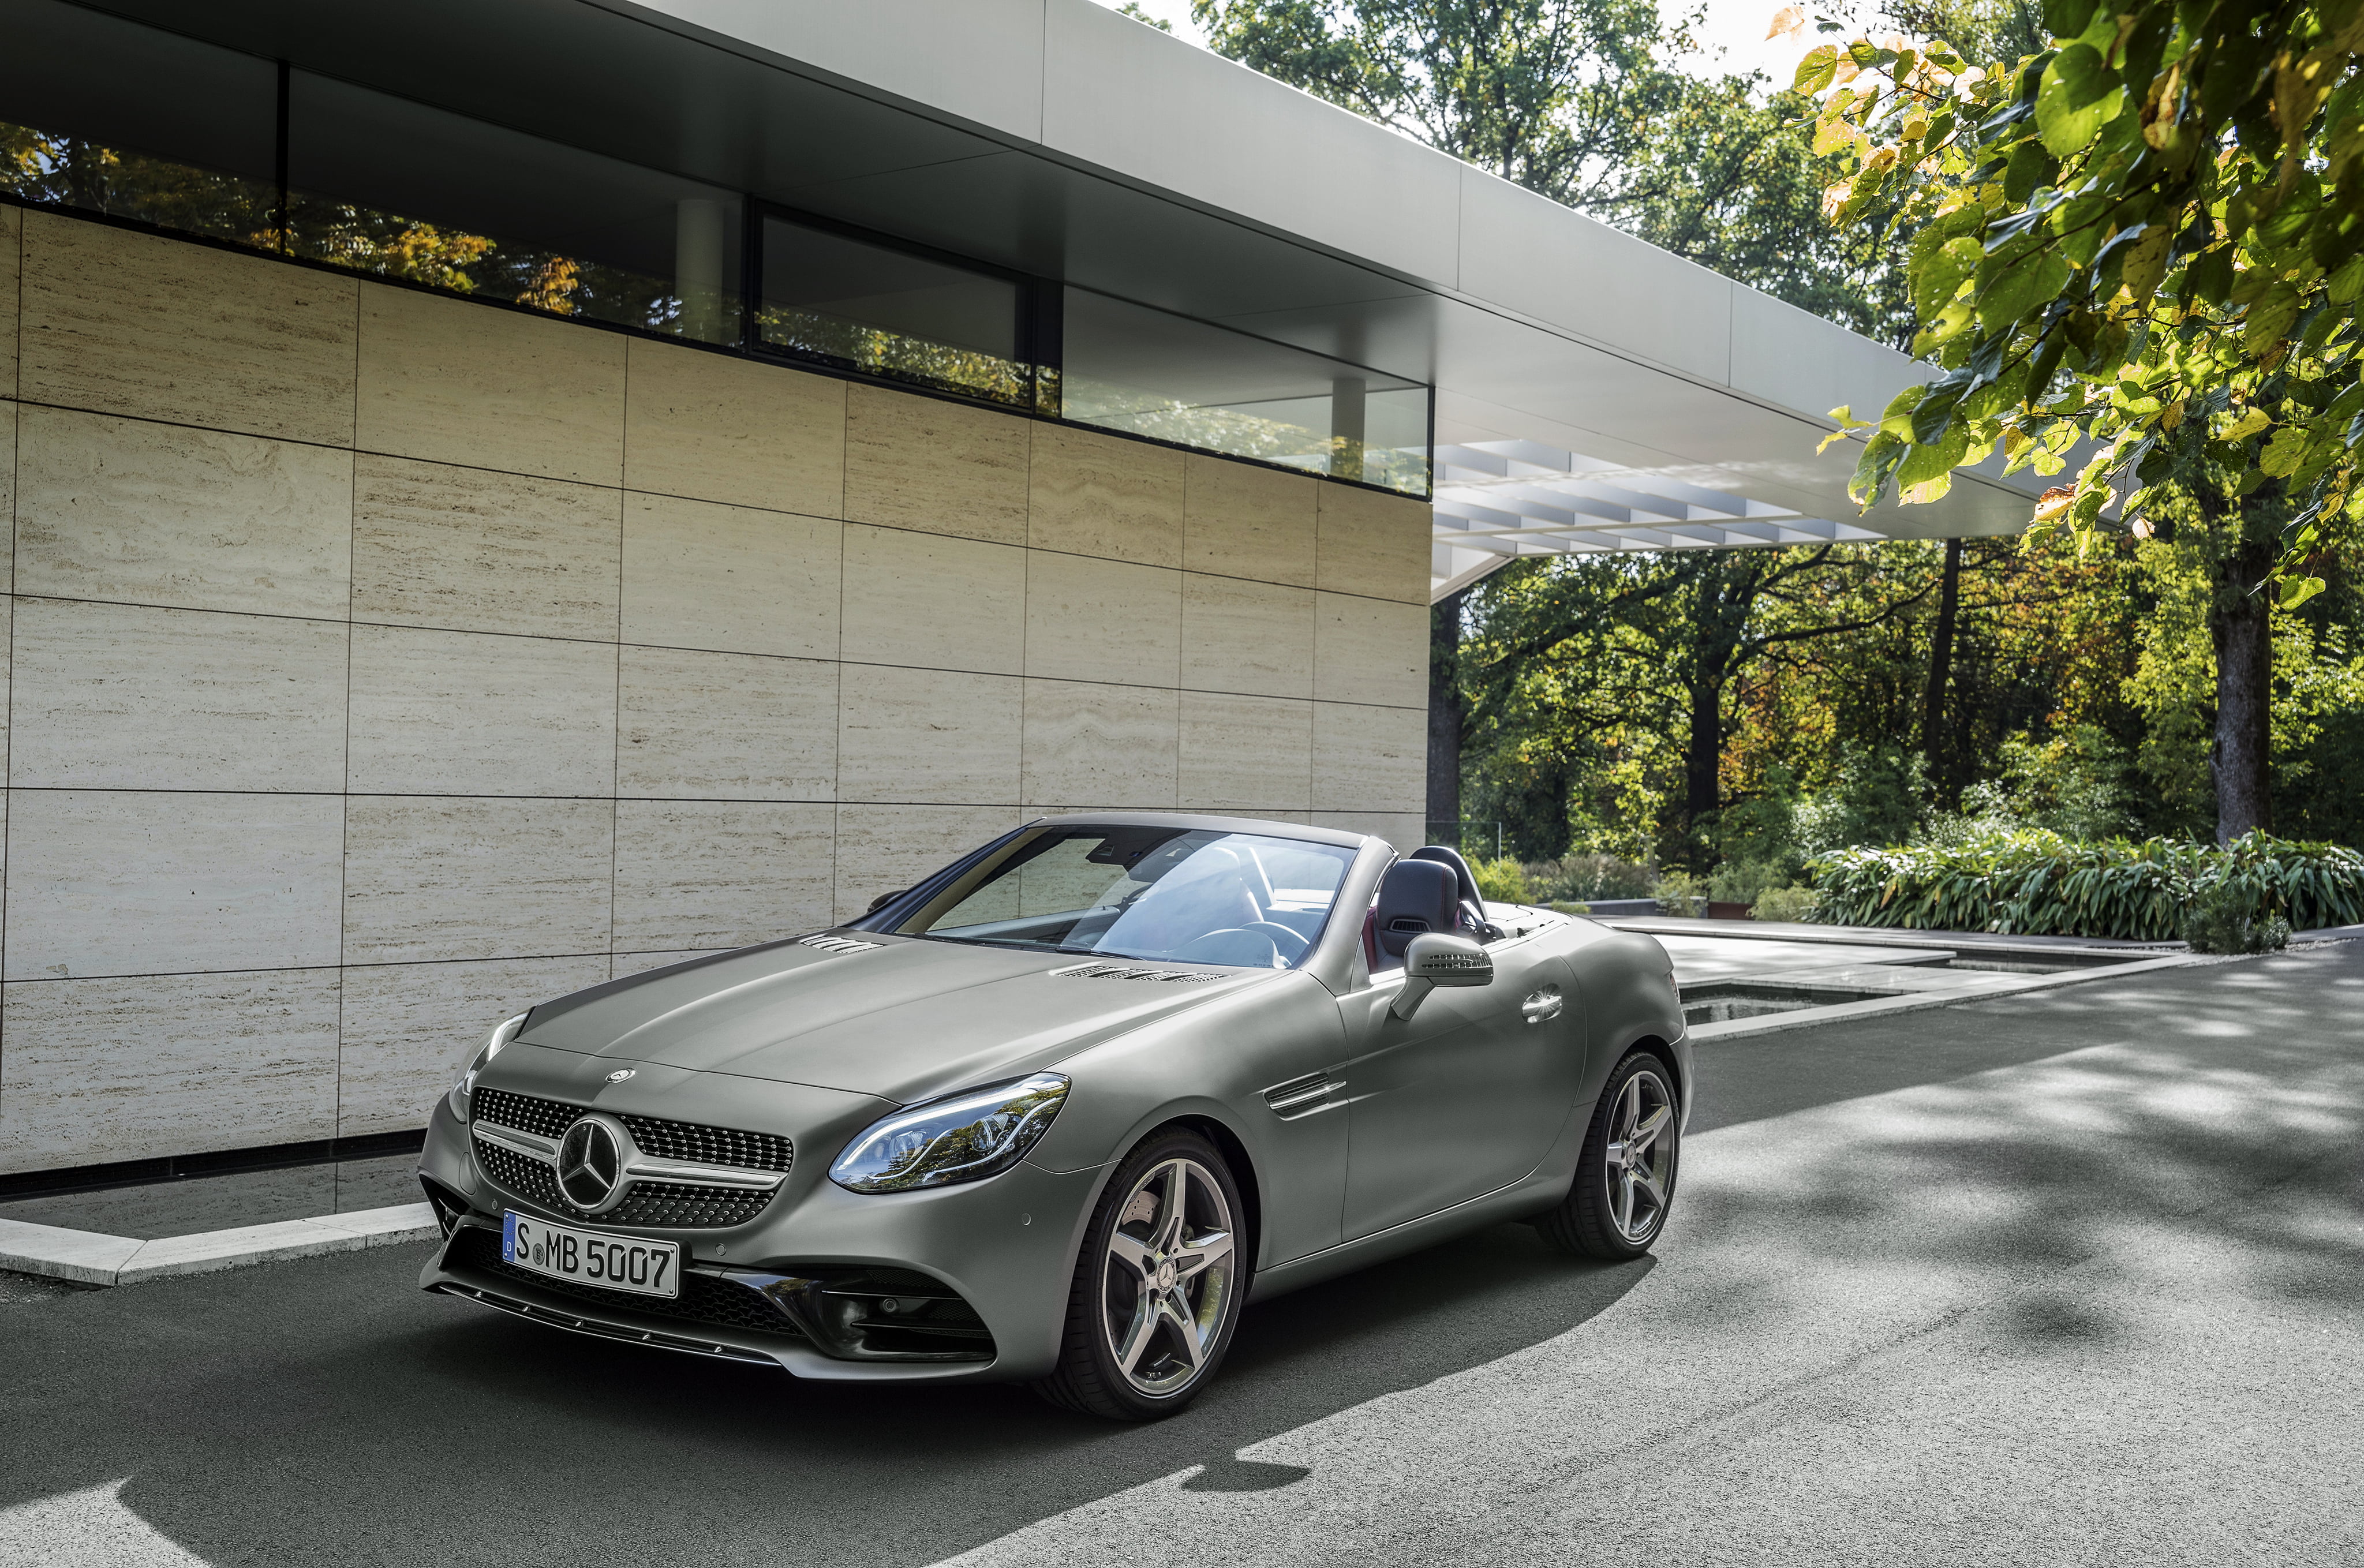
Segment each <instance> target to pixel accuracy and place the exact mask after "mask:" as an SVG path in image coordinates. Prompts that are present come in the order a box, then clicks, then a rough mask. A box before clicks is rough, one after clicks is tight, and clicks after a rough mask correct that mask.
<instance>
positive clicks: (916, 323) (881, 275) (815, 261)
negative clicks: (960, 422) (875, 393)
mask: <svg viewBox="0 0 2364 1568" xmlns="http://www.w3.org/2000/svg"><path fill="white" fill-rule="evenodd" d="M1019 306H1020V295H1019V287H1018V285H1017V284H1015V283H1012V282H1010V281H1009V279H1007V278H998V277H995V276H993V275H991V274H989V273H986V272H972V271H970V270H969V269H967V268H965V267H956V266H953V265H952V264H950V263H948V262H944V261H933V260H931V259H929V258H927V257H924V256H915V255H911V254H909V252H906V251H902V250H889V249H887V248H886V247H885V246H880V245H873V244H869V243H867V242H865V241H864V240H860V239H853V238H851V237H850V236H847V235H842V234H836V233H831V232H830V231H828V230H826V229H820V228H812V227H810V226H808V225H806V224H801V223H795V222H791V221H789V220H788V219H786V218H783V217H766V218H765V219H764V261H763V294H762V297H761V299H760V301H759V302H758V304H757V306H756V314H755V321H756V328H755V329H756V336H757V338H758V339H759V340H760V341H762V342H763V343H764V344H765V345H767V346H768V347H771V348H775V349H784V350H787V351H788V352H790V353H793V354H798V355H802V356H804V357H806V358H808V359H816V360H820V361H824V362H826V363H828V364H831V365H835V366H836V367H838V368H839V369H841V370H850V371H861V372H864V373H868V374H871V375H881V376H891V377H893V378H895V379H896V380H898V381H912V382H919V383H921V384H925V385H929V386H937V387H942V388H944V389H946V390H949V391H953V392H964V393H967V394H969V395H972V396H976V397H987V398H991V399H992V400H993V401H995V402H997V403H1008V404H1012V405H1017V406H1024V405H1026V404H1027V403H1029V402H1031V398H1032V394H1033V376H1032V373H1031V367H1030V366H1029V365H1028V364H1027V362H1026V352H1025V349H1024V346H1023V344H1022V342H1021V340H1020V309H1019Z"/></svg>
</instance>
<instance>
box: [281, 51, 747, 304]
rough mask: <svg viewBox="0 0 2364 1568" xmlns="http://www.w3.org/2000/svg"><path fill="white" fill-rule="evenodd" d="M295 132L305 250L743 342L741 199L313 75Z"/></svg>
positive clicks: (490, 293) (294, 120) (398, 273)
mask: <svg viewBox="0 0 2364 1568" xmlns="http://www.w3.org/2000/svg"><path fill="white" fill-rule="evenodd" d="M287 122H288V132H287V134H288V174H287V183H288V186H289V192H290V194H289V208H290V217H289V228H290V236H291V244H292V249H293V250H294V251H295V253H296V255H299V256H305V257H308V258H310V259H312V260H314V261H329V262H332V263H334V264H336V265H339V266H347V267H354V268H358V269H360V270H361V271H362V272H377V273H381V274H384V275H386V276H389V277H398V278H407V279H409V280H410V281H411V282H413V283H421V284H429V285H431V286H433V287H435V288H440V289H449V290H451V291H452V292H453V293H455V294H468V295H478V296H480V297H483V298H486V299H498V300H505V301H507V302H509V303H511V304H516V305H523V306H531V307H533V308H534V309H537V310H547V311H550V312H551V313H552V314H553V315H558V316H583V317H590V318H591V319H593V320H597V321H611V322H615V323H617V324H619V325H621V326H626V327H639V328H647V329H649V330H652V331H658V332H670V333H675V334H677V335H679V336H681V337H685V338H694V339H697V340H699V341H701V342H708V343H725V342H736V341H738V339H739V298H740V285H739V250H740V245H739V224H740V202H739V198H738V197H737V196H735V195H732V194H731V193H730V192H728V191H725V190H722V189H720V188H719V187H717V186H713V185H704V184H700V183H697V182H696V181H694V180H685V179H682V178H680V177H678V176H676V175H672V174H664V173H660V172H657V171H655V170H652V169H643V168H641V167H640V166H639V165H637V164H631V163H623V162H619V161H617V160H615V159H612V158H603V157H601V156H599V155H598V154H597V153H593V152H584V151H581V150H577V149H574V148H571V147H562V146H560V145H559V144H558V143H556V142H554V141H544V140H542V139H541V138H539V137H532V136H527V135H524V134H522V133H521V132H518V131H513V130H505V129H503V128H500V127H497V126H491V125H486V124H485V123H484V122H483V121H481V120H472V119H468V118H465V117H462V116H459V115H453V114H447V113H445V112H444V111H442V110H440V109H432V108H429V107H427V106H425V105H422V104H413V103H409V102H407V101H406V100H404V99H400V98H393V97H388V96H387V95H385V94H383V93H373V92H370V91H369V90H367V89H366V88H362V87H354V86H350V85H348V84H346V83H341V82H332V81H329V80H328V79H327V78H325V77H318V76H313V75H309V74H307V73H306V72H295V73H293V75H292V78H291V80H290V82H289V84H288V106H287Z"/></svg>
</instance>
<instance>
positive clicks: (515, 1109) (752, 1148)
mask: <svg viewBox="0 0 2364 1568" xmlns="http://www.w3.org/2000/svg"><path fill="white" fill-rule="evenodd" d="M474 1099H475V1103H474V1107H473V1108H474V1119H476V1120H478V1121H488V1122H491V1123H492V1124H493V1125H494V1126H495V1127H512V1128H515V1129H517V1130H518V1131H519V1132H530V1133H532V1134H533V1135H534V1136H536V1137H537V1138H547V1139H549V1140H552V1142H555V1141H557V1140H558V1139H559V1138H560V1137H561V1136H563V1134H564V1133H565V1131H566V1129H568V1128H570V1127H573V1126H574V1124H575V1122H576V1121H578V1120H580V1119H581V1118H582V1116H583V1113H584V1111H585V1110H586V1109H588V1108H589V1107H588V1106H570V1105H567V1104H565V1103H564V1102H563V1101H560V1100H545V1099H542V1098H541V1097H539V1096H537V1095H516V1094H511V1093H510V1092H509V1091H508V1090H507V1089H478V1090H477V1091H476V1092H475V1096H474ZM616 1119H617V1120H619V1121H620V1122H622V1123H623V1124H624V1125H625V1127H627V1128H629V1129H630V1130H631V1134H632V1141H633V1142H634V1143H637V1144H639V1145H640V1146H641V1152H642V1153H643V1154H653V1155H655V1156H656V1157H657V1158H658V1159H660V1160H694V1161H696V1162H698V1163H699V1164H701V1165H736V1166H738V1167H740V1168H741V1169H742V1170H748V1171H785V1170H786V1169H787V1168H788V1167H789V1166H790V1165H791V1164H793V1163H795V1162H796V1157H797V1146H796V1144H795V1142H794V1141H793V1140H789V1139H786V1138H783V1137H781V1136H780V1135H779V1134H778V1133H776V1132H746V1131H742V1129H738V1128H735V1127H708V1126H707V1125H706V1124H704V1123H703V1122H695V1121H666V1120H664V1119H663V1118H661V1117H652V1116H621V1117H618V1118H616Z"/></svg>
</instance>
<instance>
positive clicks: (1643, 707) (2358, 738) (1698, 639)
mask: <svg viewBox="0 0 2364 1568" xmlns="http://www.w3.org/2000/svg"><path fill="white" fill-rule="evenodd" d="M2351 557H2352V558H2353V559H2351ZM2359 564H2364V551H2357V550H2348V551H2345V552H2341V553H2340V554H2339V555H2337V556H2335V557H2334V558H2333V559H2332V560H2331V561H2330V562H2328V563H2327V565H2326V568H2325V570H2326V573H2327V574H2328V577H2329V580H2330V582H2331V584H2332V586H2331V589H2330V591H2329V592H2327V593H2325V594H2324V595H2318V596H2316V597H2315V598H2314V599H2312V600H2311V601H2310V602H2308V603H2307V604H2305V605H2304V606H2299V607H2297V608H2295V609H2276V610H2275V611H2274V612H2273V615H2272V636H2273V642H2274V680H2273V684H2272V691H2271V694H2270V695H2271V734H2270V738H2269V739H2270V750H2271V762H2272V769H2271V773H2272V789H2273V805H2274V809H2275V812H2276V813H2277V820H2278V821H2280V823H2281V824H2282V825H2283V828H2284V831H2286V832H2288V833H2290V834H2292V835H2293V836H2298V837H2304V838H2322V839H2330V840H2340V841H2344V842H2349V843H2364V791H2359V790H2358V789H2357V788H2356V787H2355V781H2356V780H2357V779H2358V778H2359V777H2364V594H2359V593H2358V586H2357V570H2356V569H2357V566H2358V565H2359ZM1777 568H1778V569H1782V574H1781V575H1779V577H1778V578H1776V577H1773V576H1772V573H1774V571H1775V570H1776V569H1777ZM1943 570H1944V548H1943V547H1942V546H1940V545H1924V544H1912V543H1899V544H1890V545H1855V546H1845V547H1841V548H1839V549H1836V550H1829V551H1823V550H1788V551H1753V552H1737V551H1735V552H1713V553H1711V552H1707V551H1700V552H1696V553H1689V554H1685V555H1680V556H1672V557H1668V556H1620V557H1611V558H1590V559H1559V560H1545V561H1536V562H1522V563H1520V564H1518V565H1514V566H1511V567H1510V568H1508V569H1506V570H1504V571H1503V572H1501V573H1498V574H1497V575H1496V576H1494V577H1492V578H1489V579H1488V580H1487V581H1486V582H1485V583H1483V584H1480V585H1479V587H1478V590H1477V591H1476V592H1475V593H1474V594H1473V595H1472V596H1471V600H1470V609H1469V628H1468V639H1467V642H1466V645H1465V647H1464V649H1463V650H1462V658H1461V661H1460V663H1461V672H1460V679H1461V690H1462V695H1463V697H1464V699H1465V701H1466V704H1467V706H1468V711H1469V723H1468V738H1467V741H1466V753H1465V769H1464V790H1465V799H1466V803H1467V804H1466V810H1465V813H1464V815H1465V816H1466V817H1468V818H1470V819H1472V820H1473V821H1475V822H1478V823H1481V824H1483V825H1484V826H1483V827H1482V828H1478V829H1476V831H1477V832H1478V834H1479V835H1480V836H1481V837H1482V840H1483V848H1484V851H1485V852H1486V853H1488V854H1489V855H1490V854H1492V853H1493V852H1494V833H1495V827H1494V824H1496V823H1500V824H1501V826H1502V832H1503V841H1504V843H1505V844H1506V845H1507V847H1508V848H1509V849H1510V850H1511V851H1512V853H1514V854H1515V855H1517V856H1519V857H1521V858H1522V859H1524V860H1526V861H1528V862H1536V863H1540V862H1560V861H1562V860H1564V859H1565V860H1567V861H1569V862H1571V863H1573V862H1575V861H1576V860H1577V859H1578V858H1580V857H1585V856H1591V857H1602V856H1618V857H1622V858H1623V859H1624V860H1625V861H1628V862H1655V863H1656V865H1658V866H1659V867H1660V868H1662V869H1664V868H1668V867H1676V866H1680V867H1684V868H1687V869H1688V870H1689V871H1690V872H1692V873H1694V874H1696V875H1699V876H1701V877H1702V878H1705V879H1716V878H1721V879H1722V885H1721V888H1720V890H1718V891H1715V892H1714V896H1716V897H1717V898H1719V899H1730V900H1733V901H1736V902H1745V901H1747V900H1748V899H1749V898H1751V897H1753V896H1754V895H1756V893H1758V892H1760V891H1762V890H1763V889H1765V888H1767V887H1772V888H1779V887H1783V886H1787V885H1789V884H1790V883H1792V882H1793V881H1795V880H1797V879H1798V878H1799V876H1800V874H1801V867H1802V865H1803V862H1805V861H1806V860H1808V859H1810V858H1812V856H1813V855H1815V854H1818V853H1820V852H1822V851H1824V850H1827V849H1830V848H1833V847H1836V846H1839V845H1843V844H1852V843H1872V844H1879V845H1889V844H1902V843H1907V842H1911V841H1913V840H1916V839H1926V838H1929V837H1931V836H1944V835H1947V834H1955V833H1958V832H1960V831H1963V830H1965V825H1985V826H1995V827H2040V828H2049V829H2052V830H2054V831H2057V832H2060V833H2062V834H2065V835H2067V836H2069V837H2072V838H2106V837H2110V836H2112V835H2115V834H2120V833H2129V834H2132V835H2134V836H2135V837H2144V836H2154V835H2156V836H2165V837H2170V838H2190V837H2194V836H2205V835H2207V834H2208V833H2209V831H2210V828H2211V827H2212V825H2213V822H2214V820H2215V805H2214V796H2213V788H2214V786H2213V778H2212V774H2211V769H2210V761H2211V752H2212V748H2213V720H2214V704H2215V686H2214V681H2213V650H2212V646H2211V641H2210V624H2209V616H2210V607H2211V605H2212V602H2213V595H2214V593H2215V592H2216V589H2215V586H2214V578H2213V575H2212V567H2211V564H2210V562H2209V561H2208V559H2207V557H2206V552H2205V550H2204V548H2203V543H2202V540H2201V539H2200V538H2199V537H2198V536H2197V535H2195V534H2192V533H2189V532H2188V533H2186V534H2185V535H2182V536H2180V537H2179V538H2177V539H2149V540H2136V539H2125V538H2119V539H2114V540H2108V541H2104V542H2102V544H2100V545H2098V546H2097V547H2096V548H2093V549H2091V550H2086V551H2084V552H2083V553H2082V554H2080V552H2079V551H2078V550H2076V549H2075V548H2074V546H2073V544H2072V543H2071V542H2070V541H2069V540H2068V539H2063V538H2058V537H2055V538H2051V539H2046V540H2042V541H2038V542H2037V543H2036V544H2035V545H2034V546H2033V547H2032V548H2023V546H2022V545H2021V543H2020V541H2018V540H2016V539H1994V540H1971V541H1967V544H1966V548H1965V549H1964V550H1962V552H1961V556H1960V574H1959V584H1958V604H1957V611H1956V625H1955V627H1954V631H1953V647H1952V656H1951V658H1950V660H1949V662H1947V663H1946V666H1945V668H1944V669H1943V670H1942V671H1940V670H1938V669H1937V668H1936V667H1935V660H1934V656H1933V649H1932V641H1933V636H1934V623H1935V619H1936V617H1937V615H1938V610H1939V603H1938V601H1939V595H1938V594H1937V592H1936V587H1937V584H1938V583H1939V581H1940V579H1941V576H1942V573H1943ZM1768 580H1770V586H1769V587H1767V586H1765V584H1767V581H1768ZM1752 584H1753V585H1754V588H1753V589H1752V591H1751V592H1750V593H1749V594H1746V595H1742V594H1740V592H1739V590H1740V589H1742V588H1750V587H1751V585H1752ZM1702 601H1704V604H1705V606H1706V607H1707V608H1708V609H1710V610H1712V611H1720V612H1721V613H1718V614H1711V615H1706V616H1702V615H1701V613H1700V611H1701V605H1702ZM1703 643H1704V644H1706V645H1707V646H1705V647H1703V646H1702V644H1703ZM1719 671H1720V672H1721V676H1722V684H1721V685H1720V686H1717V685H1714V684H1712V682H1710V681H1707V680H1704V679H1703V678H1702V675H1703V673H1716V672H1719ZM1941 675H1942V679H1938V677H1939V676H1941ZM1933 681H1934V682H1935V684H1936V685H1937V688H1938V689H1937V691H1936V693H1935V695H1936V696H1937V698H1938V699H1939V700H1938V701H1937V702H1936V703H1935V704H1934V705H1933V704H1932V703H1931V701H1930V697H1931V695H1932V694H1931V690H1930V687H1931V685H1932V683H1933ZM1933 717H1934V719H1935V724H1934V726H1933V725H1932V722H1931V721H1932V719H1933ZM1702 775H1703V780H1702ZM1553 880H1554V882H1555V884H1557V882H1558V880H1559V879H1558V878H1557V877H1556V876H1555V878H1554V879H1553ZM1632 891H1635V892H1638V891H1646V890H1645V889H1634V890H1632ZM1619 895H1626V894H1625V893H1622V892H1621V894H1618V895H1611V894H1607V893H1600V894H1597V896H1619ZM1554 896H1564V897H1569V898H1577V899H1580V898H1582V897H1585V896H1587V894H1586V893H1584V892H1580V891H1576V890H1574V889H1573V888H1570V889H1569V890H1568V891H1567V892H1565V893H1557V894H1555V895H1554Z"/></svg>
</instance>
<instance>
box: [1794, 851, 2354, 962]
mask: <svg viewBox="0 0 2364 1568" xmlns="http://www.w3.org/2000/svg"><path fill="white" fill-rule="evenodd" d="M1814 870H1815V886H1816V889H1817V893H1818V897H1817V900H1816V903H1815V906H1814V918H1816V919H1818V920H1823V921H1828V922H1830V923H1833V924H1837V925H1848V926H1894V927H1901V928H1904V929H1912V930H1951V931H2000V932H2004V933H2007V934H2010V935H2014V936H2069V937H2114V938H2128V939H2133V940H2147V941H2165V940H2177V939H2179V938H2180V937H2182V936H2183V935H2184V934H2185V927H2186V917H2187V915H2188V914H2189V913H2190V912H2191V910H2192V908H2193V907H2194V906H2196V905H2199V904H2202V903H2205V904H2209V905H2211V906H2215V905H2221V904H2223V903H2225V902H2227V901H2229V902H2231V903H2233V904H2235V905H2236V906H2238V907H2239V909H2240V911H2241V912H2242V914H2243V915H2244V916H2245V917H2247V918H2249V919H2256V918H2258V917H2265V916H2272V917H2280V918H2281V919H2282V920H2284V921H2286V922H2287V923H2288V924H2289V926H2290V927H2291V928H2292V929H2299V930H2305V929H2313V928H2317V927H2325V926H2344V925H2354V924H2357V923H2358V922H2364V855H2358V853H2357V852H2356V851H2353V850H2346V849H2341V848H2339V847H2337V846H2336V845H2331V844H2298V843H2289V842H2285V841H2283V840H2277V839H2272V838H2269V837H2267V836H2266V835H2264V834H2251V835H2249V836H2247V837H2246V838H2242V839H2238V840H2235V841H2234V842H2233V843H2231V844H2229V845H2227V846H2225V848H2224V849H2221V850H2220V849H2215V848H2212V847H2203V846H2202V845H2199V844H2195V843H2192V842H2191V841H2189V840H2169V839H2146V840H2141V841H2139V842H2136V841H2133V840H2125V839H2112V840H2103V841H2102V842H2100V843H2080V842H2077V841H2075V840H2069V839H2064V838H2062V837H2061V836H2060V835H2059V834H2057V833H2051V832H2046V831H2044V830H2042V829H2040V828H2039V829H2028V830H2021V831H2017V832H1990V833H1984V834H1979V835H1978V836H1975V837H1973V838H1970V839H1968V840H1962V841H1960V842H1957V843H1951V844H1924V845H1920V846H1917V847H1914V848H1910V849H1873V848H1869V847H1862V848H1855V849H1845V850H1838V851H1833V852H1831V853H1829V854H1827V855H1825V856H1823V858H1822V859H1821V860H1820V861H1819V862H1817V863H1816V865H1815V868H1814Z"/></svg>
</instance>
